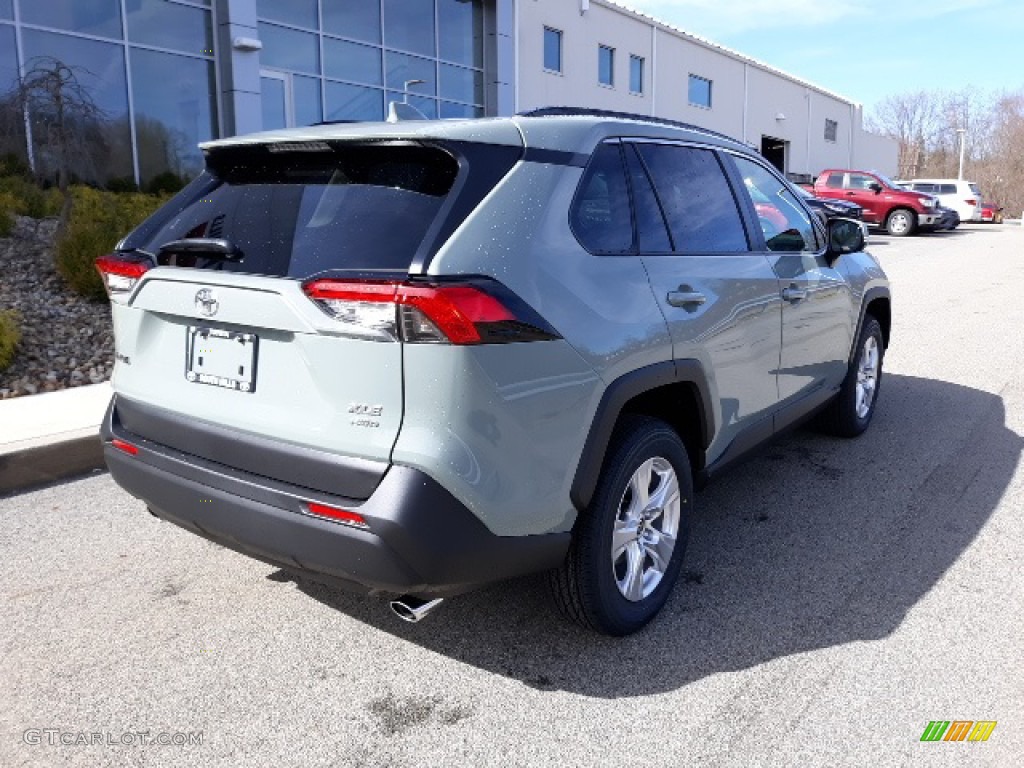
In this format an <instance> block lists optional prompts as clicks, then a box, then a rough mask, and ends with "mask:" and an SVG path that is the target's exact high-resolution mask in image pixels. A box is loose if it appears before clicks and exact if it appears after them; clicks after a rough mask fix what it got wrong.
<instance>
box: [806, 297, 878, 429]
mask: <svg viewBox="0 0 1024 768" xmlns="http://www.w3.org/2000/svg"><path fill="white" fill-rule="evenodd" d="M884 355H885V338H884V337H883V336H882V326H881V325H879V323H878V320H876V319H875V318H874V317H872V316H871V315H866V316H865V317H864V324H863V326H862V327H861V330H860V336H859V337H858V338H857V354H856V356H855V357H854V359H853V364H852V365H850V369H849V371H847V374H846V378H845V379H844V380H843V385H842V387H841V388H840V389H839V394H838V395H836V398H835V400H833V401H832V402H831V404H830V405H829V407H828V409H827V410H826V411H825V412H824V413H823V414H822V417H821V424H822V426H824V428H825V430H826V431H828V432H831V433H832V434H834V435H838V436H839V437H856V436H857V435H859V434H861V433H862V432H864V430H866V429H867V428H868V425H869V424H870V423H871V417H872V416H873V415H874V413H875V404H876V403H877V402H878V388H879V386H880V385H881V383H882V358H883V356H884Z"/></svg>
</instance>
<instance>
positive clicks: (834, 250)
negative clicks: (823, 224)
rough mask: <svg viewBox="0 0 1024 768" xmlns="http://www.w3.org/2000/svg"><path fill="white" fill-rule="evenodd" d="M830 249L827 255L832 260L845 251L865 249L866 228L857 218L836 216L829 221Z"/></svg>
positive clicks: (853, 251)
mask: <svg viewBox="0 0 1024 768" xmlns="http://www.w3.org/2000/svg"><path fill="white" fill-rule="evenodd" d="M827 232H828V250H827V251H826V255H827V257H828V259H829V261H830V262H834V261H836V260H837V259H838V258H839V257H840V256H842V255H843V254H844V253H856V252H857V251H863V250H864V230H862V229H861V226H860V222H859V221H856V220H855V219H842V218H835V219H829V221H828V227H827Z"/></svg>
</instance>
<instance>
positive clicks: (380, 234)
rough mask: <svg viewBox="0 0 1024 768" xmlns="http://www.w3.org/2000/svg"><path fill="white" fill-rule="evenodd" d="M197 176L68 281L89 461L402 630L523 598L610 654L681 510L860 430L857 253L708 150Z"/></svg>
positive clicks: (846, 236)
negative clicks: (776, 448)
mask: <svg viewBox="0 0 1024 768" xmlns="http://www.w3.org/2000/svg"><path fill="white" fill-rule="evenodd" d="M203 151H204V152H205V157H206V170H205V171H204V173H203V174H202V175H201V176H200V177H199V178H197V179H196V180H195V181H194V182H192V183H191V184H190V185H189V186H188V187H187V188H186V189H184V190H183V191H182V192H181V193H180V194H178V195H177V196H176V197H175V198H173V199H172V200H171V201H170V202H169V203H167V204H166V205H165V206H164V207H163V208H162V209H161V210H159V211H158V212H157V213H156V214H154V215H153V216H152V217H151V218H150V219H148V220H147V221H145V222H144V223H143V224H142V225H141V226H140V227H138V228H137V229H136V230H135V231H134V232H132V233H131V234H129V235H128V236H127V237H126V238H125V239H124V240H122V241H121V243H119V244H118V247H117V250H116V253H114V254H112V255H110V256H106V257H103V258H101V259H99V261H98V264H97V266H98V268H99V270H100V272H101V273H102V275H103V276H104V279H105V281H106V285H107V288H108V291H109V294H110V297H111V306H112V310H113V318H114V328H115V336H116V356H117V365H116V368H115V371H114V376H113V386H114V391H115V395H114V399H113V402H112V403H111V406H110V409H109V412H108V414H107V417H106V421H105V424H104V427H103V439H104V441H105V452H106V459H107V463H108V465H109V467H110V471H111V473H112V475H113V477H114V479H115V480H116V481H117V482H118V483H119V484H120V485H121V486H122V487H124V488H125V489H127V490H128V491H129V492H130V493H132V494H133V495H135V496H137V497H138V498H139V499H141V500H142V501H143V502H144V503H145V504H146V506H147V507H148V508H149V509H150V511H151V512H152V513H153V514H154V515H156V516H158V517H160V518H162V519H164V520H168V521H170V522H173V523H175V524H177V525H179V526H182V527H184V528H187V529H188V530H191V531H193V532H195V533H197V534H199V535H201V536H204V537H206V538H208V539H211V540H213V541H215V542H218V543H220V544H222V545H224V546H226V547H230V548H232V549H235V550H238V551H240V552H243V553H246V554H248V555H251V556H253V557H256V558H259V559H261V560H264V561H266V562H268V563H271V564H273V565H275V566H278V567H281V568H284V569H287V570H289V571H295V572H300V573H307V574H310V575H312V576H314V577H315V578H318V579H322V580H325V581H329V582H332V583H337V584H341V585H345V586H348V587H353V588H356V589H359V590H362V591H364V592H367V593H372V594H377V595H382V596H388V597H390V598H393V603H392V605H393V607H394V609H395V610H396V611H397V612H398V613H399V615H401V616H402V617H403V618H406V619H408V620H412V621H415V620H418V619H420V618H422V617H423V616H424V615H426V613H428V612H429V611H430V610H433V609H434V607H436V605H437V604H438V603H439V602H440V600H441V599H442V598H445V597H448V596H452V595H456V594H458V593H460V592H464V591H466V590H470V589H472V588H474V587H478V586H480V585H483V584H487V583H490V582H494V581H496V580H501V579H506V578H510V577H513V576H518V575H521V574H525V573H530V572H539V571H548V572H550V574H551V578H550V582H551V586H552V589H553V592H554V595H555V597H556V602H557V603H558V605H559V606H560V607H561V608H562V609H563V610H564V612H565V613H566V614H567V615H568V616H569V617H571V618H572V619H574V620H576V621H578V622H580V623H582V624H583V625H585V626H587V627H591V628H593V629H595V630H597V631H600V632H604V633H608V634H612V635H623V634H627V633H630V632H633V631H635V630H637V629H639V628H640V627H642V626H644V625H645V624H646V623H647V622H648V621H650V620H651V619H652V618H653V617H654V616H655V615H656V614H657V612H658V611H659V609H660V608H661V607H662V606H663V605H664V603H665V601H666V600H667V598H668V596H669V593H670V592H671V590H672V588H673V585H674V584H675V582H676V580H677V577H678V574H679V572H680V567H681V564H682V559H683V554H684V550H685V549H686V544H687V538H688V536H689V531H690V520H691V518H692V515H693V507H694V488H695V487H697V486H700V485H701V484H703V483H705V482H706V481H708V480H709V479H711V478H713V477H715V476H717V475H718V474H720V473H721V472H722V471H723V470H724V469H725V468H726V467H728V466H729V465H731V464H733V463H734V462H735V461H736V460H738V459H740V458H741V457H742V456H744V455H745V454H747V453H748V452H750V451H751V450H753V449H755V448H756V447H757V446H759V445H761V444H763V443H765V442H766V441H768V440H770V439H771V438H772V437H773V436H774V435H777V434H779V433H780V432H782V431H784V430H787V429H789V428H790V427H792V426H794V425H796V424H798V423H801V422H803V421H805V420H807V419H809V418H811V417H814V416H817V417H818V418H819V420H820V423H821V424H823V425H824V426H825V427H826V428H827V429H829V430H831V431H832V432H833V433H835V434H838V435H844V436H854V435H857V434H859V433H861V432H863V431H864V430H865V429H866V428H867V427H868V424H869V423H870V421H871V418H872V414H873V413H874V410H875V405H876V401H877V396H878V391H879V389H878V388H879V383H880V379H881V374H882V358H883V355H884V352H885V349H886V347H887V345H888V342H889V333H890V326H891V311H890V297H889V286H888V282H887V280H886V277H885V275H884V273H883V272H882V270H881V268H880V267H879V265H878V263H877V262H876V261H875V259H874V258H872V257H871V256H870V255H869V254H868V253H865V252H864V251H863V250H862V248H863V238H862V235H861V229H860V226H859V224H858V223H857V222H855V221H851V220H842V219H837V220H833V221H830V222H829V223H828V224H827V226H826V225H823V224H822V223H821V222H820V221H819V220H818V218H817V217H816V216H814V215H812V214H811V213H810V211H809V210H808V209H807V207H806V206H805V205H804V203H803V202H802V201H801V200H800V199H799V198H798V197H797V195H796V194H795V193H794V191H793V189H792V188H791V187H790V185H789V183H788V182H786V181H785V180H784V179H783V178H782V177H781V176H779V174H778V173H777V172H776V171H775V170H774V169H773V168H772V167H771V166H770V165H768V164H767V163H766V162H765V161H764V159H763V158H761V157H760V156H759V155H758V154H756V153H754V152H752V151H751V150H750V149H749V148H747V147H746V146H744V145H743V144H741V143H739V142H736V141H733V140H732V139H729V138H727V137H725V136H722V135H719V134H715V133H712V132H709V131H706V130H702V129H700V128H695V127H692V126H686V125H682V124H677V123H671V122H668V121H658V120H652V119H648V118H643V117H638V116H630V115H620V114H614V113H599V112H587V111H583V110H572V109H553V110H543V111H539V112H534V113H531V114H526V115H519V116H515V117H509V118H496V119H483V120H457V121H407V122H396V123H377V124H349V125H325V126H317V127H311V128H302V129H292V130H287V131H281V132H274V133H264V134H257V135H251V136H241V137H236V138H231V139H224V140H220V141H215V142H212V143H209V144H206V145H204V146H203ZM752 193H756V197H757V203H756V204H755V201H754V198H753V197H752Z"/></svg>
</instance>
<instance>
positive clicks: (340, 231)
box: [127, 144, 457, 278]
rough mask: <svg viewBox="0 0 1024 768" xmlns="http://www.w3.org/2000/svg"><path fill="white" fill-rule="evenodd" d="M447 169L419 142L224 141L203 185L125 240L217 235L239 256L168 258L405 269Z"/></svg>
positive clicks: (301, 267) (439, 197) (281, 271)
mask: <svg viewBox="0 0 1024 768" xmlns="http://www.w3.org/2000/svg"><path fill="white" fill-rule="evenodd" d="M285 146H287V145H282V148H284V147H285ZM309 149H311V150H313V151H303V150H309ZM456 172H457V165H456V162H455V160H454V159H453V158H452V157H451V156H450V155H448V154H447V153H445V152H443V151H441V150H439V149H434V148H428V147H419V146H398V147H395V146H391V147H387V146H375V147H367V146H365V145H363V146H358V145H347V146H346V145H342V144H336V145H334V146H333V147H332V148H330V149H325V148H324V147H321V146H318V145H313V146H310V145H301V144H300V145H294V146H292V147H291V149H289V150H288V151H281V152H271V151H269V149H268V148H267V147H266V146H257V147H242V148H226V149H222V150H218V151H215V152H214V153H213V154H211V156H210V157H209V158H208V170H207V172H206V173H205V174H204V177H205V179H206V182H207V183H206V185H205V187H202V188H201V190H202V194H199V195H197V196H193V199H192V200H191V201H189V203H188V204H187V205H186V206H185V207H184V210H182V211H181V212H180V213H179V214H177V215H176V216H174V217H173V218H171V219H170V220H169V221H167V222H163V223H160V224H159V225H158V226H159V228H158V229H156V231H155V233H154V234H152V235H147V237H146V238H145V239H146V242H145V244H142V243H138V244H137V243H135V242H131V240H132V239H133V238H134V236H133V238H129V242H128V243H127V245H129V246H134V247H139V248H142V249H143V250H146V251H149V252H151V253H157V252H158V251H159V250H160V247H161V246H162V245H164V244H166V243H168V242H171V241H173V240H179V239H183V238H203V237H206V238H224V239H227V240H229V241H230V242H231V243H232V244H234V245H235V246H236V247H237V248H238V249H239V250H240V251H241V252H242V254H243V258H242V259H241V261H238V262H233V261H225V260H217V259H203V258H201V257H200V258H199V260H198V261H197V262H196V263H195V264H193V263H192V262H191V261H189V260H187V259H185V257H176V259H175V260H172V261H171V262H170V263H174V264H178V265H182V266H200V267H209V268H215V269H223V270H225V271H231V272H247V273H251V274H262V275H277V276H289V277H298V278H305V277H309V276H311V275H314V274H319V273H321V272H325V271H327V270H335V269H402V270H405V269H408V267H409V265H410V263H411V262H412V259H413V256H414V254H415V252H416V250H417V247H418V246H419V244H420V241H422V239H423V237H424V235H425V234H426V231H427V228H428V227H429V226H430V224H431V222H433V220H434V219H435V217H436V216H437V213H438V211H439V209H440V208H441V205H442V203H443V202H444V198H445V195H446V194H447V193H448V191H449V189H451V185H452V182H453V181H454V179H455V175H456ZM197 189H199V187H197ZM157 216H159V214H157ZM143 229H147V227H146V226H145V225H144V227H143ZM168 255H169V254H166V253H165V258H162V259H161V261H162V262H163V261H168V259H167V258H166V257H167V256H168Z"/></svg>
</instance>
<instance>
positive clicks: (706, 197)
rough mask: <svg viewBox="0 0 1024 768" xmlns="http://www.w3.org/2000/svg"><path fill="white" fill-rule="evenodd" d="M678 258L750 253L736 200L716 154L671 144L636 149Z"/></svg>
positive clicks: (638, 146)
mask: <svg viewBox="0 0 1024 768" xmlns="http://www.w3.org/2000/svg"><path fill="white" fill-rule="evenodd" d="M637 149H638V150H639V151H640V156H641V158H643V161H644V165H645V166H646V167H647V170H648V171H649V172H650V175H651V179H652V181H653V182H654V188H655V191H656V192H657V194H658V199H659V200H660V201H661V205H662V208H663V210H664V211H665V217H666V219H667V220H668V227H669V230H670V231H671V233H672V240H673V242H674V244H675V249H676V251H677V252H681V253H736V252H739V251H747V250H749V245H748V243H747V235H746V230H745V229H744V228H743V220H742V218H741V217H740V211H739V208H738V207H737V205H736V199H735V198H734V197H733V194H732V189H731V188H730V186H729V182H728V181H727V180H726V178H725V171H724V170H723V169H722V166H721V164H720V163H719V161H718V158H717V157H716V156H715V153H714V152H712V151H711V150H708V149H699V148H697V147H684V146H677V145H672V144H637Z"/></svg>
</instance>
